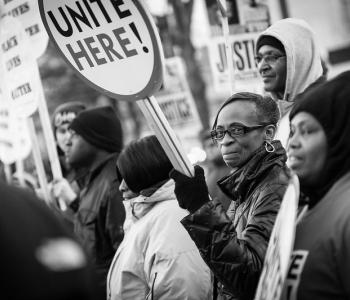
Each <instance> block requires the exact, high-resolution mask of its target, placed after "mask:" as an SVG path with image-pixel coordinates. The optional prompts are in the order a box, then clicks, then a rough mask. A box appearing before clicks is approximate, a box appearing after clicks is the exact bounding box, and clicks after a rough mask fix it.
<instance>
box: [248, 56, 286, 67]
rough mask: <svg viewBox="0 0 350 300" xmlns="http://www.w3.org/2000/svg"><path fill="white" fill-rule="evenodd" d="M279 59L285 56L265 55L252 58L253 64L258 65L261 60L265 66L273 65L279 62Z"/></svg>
mask: <svg viewBox="0 0 350 300" xmlns="http://www.w3.org/2000/svg"><path fill="white" fill-rule="evenodd" d="M281 57H285V55H280V54H279V55H277V54H266V55H257V56H255V57H254V60H255V63H256V64H257V65H258V64H260V63H261V62H262V61H263V60H264V61H265V62H266V63H267V64H274V63H276V62H277V60H279V59H280V58H281Z"/></svg>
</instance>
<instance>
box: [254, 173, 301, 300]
mask: <svg viewBox="0 0 350 300" xmlns="http://www.w3.org/2000/svg"><path fill="white" fill-rule="evenodd" d="M298 201H299V181H298V177H297V176H296V175H293V177H292V179H291V181H290V184H289V185H288V188H287V190H286V192H285V195H284V197H283V200H282V203H281V207H280V210H279V212H278V215H277V218H276V221H275V225H274V227H273V230H272V233H271V237H270V241H269V245H268V248H267V251H266V256H265V261H264V267H263V270H262V272H261V276H260V280H259V284H258V288H257V291H256V294H255V298H254V299H255V300H279V299H280V297H281V295H282V291H283V286H284V281H285V279H286V276H287V272H288V267H289V261H290V257H291V253H292V250H293V245H294V237H295V223H296V216H297V208H298Z"/></svg>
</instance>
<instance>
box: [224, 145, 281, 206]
mask: <svg viewBox="0 0 350 300" xmlns="http://www.w3.org/2000/svg"><path fill="white" fill-rule="evenodd" d="M272 144H273V146H274V147H275V151H274V152H267V151H266V150H265V147H264V146H261V147H259V148H258V149H257V150H256V151H255V152H254V154H253V155H252V157H251V158H250V160H249V161H248V162H247V163H246V164H244V165H243V166H242V167H241V168H239V169H238V170H236V171H234V172H233V173H231V174H229V175H227V176H225V177H224V178H222V179H220V180H219V181H218V186H219V187H220V189H221V190H222V191H223V193H225V194H226V195H227V196H229V197H230V198H231V199H232V200H234V201H238V202H239V203H240V202H243V201H244V199H245V198H246V195H247V194H248V193H249V191H250V190H251V189H252V188H253V187H254V186H255V185H256V184H258V183H259V182H260V181H261V180H260V178H261V177H262V176H263V174H264V173H265V172H266V171H268V170H270V169H271V168H272V167H273V166H275V165H280V166H281V167H282V166H284V165H285V163H286V160H287V155H286V151H285V150H284V148H283V147H282V145H281V143H280V141H273V142H272Z"/></svg>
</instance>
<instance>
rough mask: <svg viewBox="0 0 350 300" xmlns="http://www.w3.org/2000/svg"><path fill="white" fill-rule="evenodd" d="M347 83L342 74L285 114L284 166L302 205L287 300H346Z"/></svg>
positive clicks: (349, 225) (349, 244)
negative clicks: (304, 205) (294, 180)
mask: <svg viewBox="0 0 350 300" xmlns="http://www.w3.org/2000/svg"><path fill="white" fill-rule="evenodd" d="M349 83H350V72H349V71H348V72H345V73H342V74H341V75H339V76H338V77H336V78H334V79H332V80H330V81H329V82H327V83H324V84H323V85H320V86H319V87H317V88H315V89H314V90H310V91H309V92H308V93H306V94H305V95H304V96H303V97H301V98H300V99H298V101H297V102H296V104H295V106H294V107H293V109H292V111H291V113H290V127H291V133H290V138H289V142H288V148H287V151H288V156H289V164H290V168H291V169H292V170H293V171H294V172H295V173H296V174H297V175H298V177H299V181H300V192H301V194H303V195H304V196H305V197H306V198H307V200H308V209H307V211H306V213H305V214H303V216H300V218H299V219H300V221H299V222H298V224H297V227H296V233H295V243H294V250H293V255H292V261H291V264H290V269H289V275H288V277H287V285H286V287H287V289H288V291H289V298H288V299H291V300H295V299H298V300H304V299H305V300H306V299H318V300H328V299H329V300H331V299H332V300H333V299H338V300H340V299H344V300H345V299H350V286H349V278H350V251H349V249H350V201H349V200H350V143H349V141H350V122H349V116H350V85H349ZM320 101H321V102H322V105H319V102H320Z"/></svg>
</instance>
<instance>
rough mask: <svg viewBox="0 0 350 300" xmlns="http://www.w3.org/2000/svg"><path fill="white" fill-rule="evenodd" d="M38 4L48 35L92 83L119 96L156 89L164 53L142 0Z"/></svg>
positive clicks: (44, 0) (140, 94)
mask: <svg viewBox="0 0 350 300" xmlns="http://www.w3.org/2000/svg"><path fill="white" fill-rule="evenodd" d="M39 9H40V13H41V18H42V20H43V23H44V25H45V28H46V30H47V32H48V34H49V36H50V38H51V39H52V40H53V41H54V42H55V43H56V46H57V48H58V49H59V51H60V52H61V53H62V54H63V57H64V58H65V59H66V61H67V62H68V63H69V64H70V65H71V66H72V67H73V69H74V70H75V71H76V72H77V74H78V75H79V76H80V77H81V78H83V79H84V80H85V81H87V83H88V84H89V85H90V86H93V87H94V88H95V89H97V90H99V91H100V92H102V93H104V94H107V95H109V96H111V97H113V98H116V99H118V100H119V99H120V100H139V99H144V98H146V97H149V96H152V95H153V94H154V93H155V92H156V91H158V89H159V88H160V86H161V84H162V61H163V57H162V55H163V54H162V51H161V44H160V39H159V36H158V33H157V30H156V27H155V25H154V23H153V20H152V16H151V15H150V14H149V13H148V11H147V9H145V6H144V4H143V3H142V1H136V0H118V1H115V0H109V1H86V0H77V1H70V0H55V1H52V0H39Z"/></svg>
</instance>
